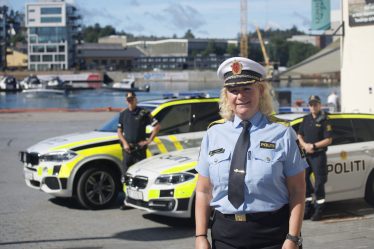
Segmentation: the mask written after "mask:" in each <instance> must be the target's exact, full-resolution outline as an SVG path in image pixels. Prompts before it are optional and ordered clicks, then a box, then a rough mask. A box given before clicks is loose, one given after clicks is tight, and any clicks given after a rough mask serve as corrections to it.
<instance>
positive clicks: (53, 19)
mask: <svg viewBox="0 0 374 249" xmlns="http://www.w3.org/2000/svg"><path fill="white" fill-rule="evenodd" d="M61 21H62V19H61V17H41V18H40V22H41V23H55V22H61Z"/></svg>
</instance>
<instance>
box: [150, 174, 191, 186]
mask: <svg viewBox="0 0 374 249" xmlns="http://www.w3.org/2000/svg"><path fill="white" fill-rule="evenodd" d="M193 178H195V175H194V174H189V173H176V174H169V175H161V176H159V177H157V178H156V181H155V184H178V183H182V182H186V181H189V180H191V179H193Z"/></svg>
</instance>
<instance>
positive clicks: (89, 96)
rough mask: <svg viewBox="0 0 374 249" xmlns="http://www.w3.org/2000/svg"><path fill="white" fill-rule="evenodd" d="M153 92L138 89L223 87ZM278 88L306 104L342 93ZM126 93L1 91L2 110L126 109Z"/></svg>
mask: <svg viewBox="0 0 374 249" xmlns="http://www.w3.org/2000/svg"><path fill="white" fill-rule="evenodd" d="M150 87H151V90H150V92H138V93H137V96H138V100H139V101H144V100H151V99H158V98H163V95H164V94H166V93H173V94H177V93H181V92H190V93H191V92H204V93H206V94H209V96H211V97H218V96H219V93H220V88H221V86H219V85H218V84H209V85H205V84H199V83H187V82H171V83H165V82H154V83H152V84H151V85H150ZM275 90H276V91H290V92H291V103H295V101H296V100H303V101H305V103H306V102H307V99H308V97H309V96H310V95H319V96H320V97H321V100H322V104H324V103H326V99H327V96H328V95H329V94H330V93H331V92H332V91H335V92H336V93H337V94H338V95H340V89H339V87H338V86H333V87H283V88H276V89H275ZM124 96H125V92H119V91H110V90H105V89H95V90H77V91H72V92H69V93H68V94H66V95H53V94H50V95H43V96H38V95H35V94H25V93H22V92H17V93H6V92H0V109H47V108H63V109H69V110H70V109H71V110H90V109H96V108H122V107H124V106H125V105H126V103H125V101H124Z"/></svg>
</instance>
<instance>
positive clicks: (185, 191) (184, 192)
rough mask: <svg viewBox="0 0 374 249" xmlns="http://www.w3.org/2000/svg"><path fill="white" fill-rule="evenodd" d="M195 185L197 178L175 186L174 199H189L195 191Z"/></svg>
mask: <svg viewBox="0 0 374 249" xmlns="http://www.w3.org/2000/svg"><path fill="white" fill-rule="evenodd" d="M196 183H197V177H195V178H194V179H193V180H192V181H188V182H186V183H183V184H178V185H176V187H175V189H174V197H175V198H190V197H192V195H193V192H194V191H195V187H196Z"/></svg>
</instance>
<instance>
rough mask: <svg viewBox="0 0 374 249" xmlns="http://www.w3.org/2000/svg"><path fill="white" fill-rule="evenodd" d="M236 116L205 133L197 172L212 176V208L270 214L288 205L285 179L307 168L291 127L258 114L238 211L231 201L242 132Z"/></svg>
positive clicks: (227, 211) (226, 211) (254, 117)
mask: <svg viewBox="0 0 374 249" xmlns="http://www.w3.org/2000/svg"><path fill="white" fill-rule="evenodd" d="M241 121H242V120H241V119H240V118H238V117H237V116H235V118H234V120H233V121H226V122H225V123H223V124H217V125H214V126H212V127H210V128H209V129H208V131H207V133H206V134H205V136H204V138H203V141H202V144H201V149H200V156H199V161H198V165H197V167H196V170H197V171H198V172H199V174H200V175H202V176H205V177H209V178H210V181H211V184H212V186H213V192H212V195H213V198H212V200H211V203H210V205H211V206H212V207H214V208H215V209H217V210H218V211H220V212H222V213H225V214H234V213H252V212H267V211H274V210H277V209H279V208H281V207H282V206H283V205H285V204H288V203H289V195H288V189H287V186H286V177H287V176H293V175H296V174H298V173H300V172H301V171H303V170H304V169H305V168H307V167H308V164H307V162H306V161H305V160H304V158H302V156H301V154H300V151H299V148H298V146H297V143H296V140H297V137H296V133H295V132H294V130H293V129H292V127H287V126H285V125H282V124H278V123H272V122H270V121H269V120H268V119H267V117H266V116H264V115H263V114H262V113H260V112H257V113H256V114H255V115H254V116H253V117H252V119H251V120H250V122H251V124H252V125H251V128H250V131H249V132H250V147H249V149H248V153H247V168H246V176H245V186H246V190H245V201H244V203H243V204H242V205H241V206H240V207H239V208H238V209H236V208H235V207H234V206H232V205H231V203H230V201H229V200H228V197H227V193H228V180H229V172H230V164H231V158H232V154H233V151H234V148H235V144H236V141H237V140H238V138H239V135H240V133H241V131H242V127H241V125H240V122H241Z"/></svg>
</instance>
